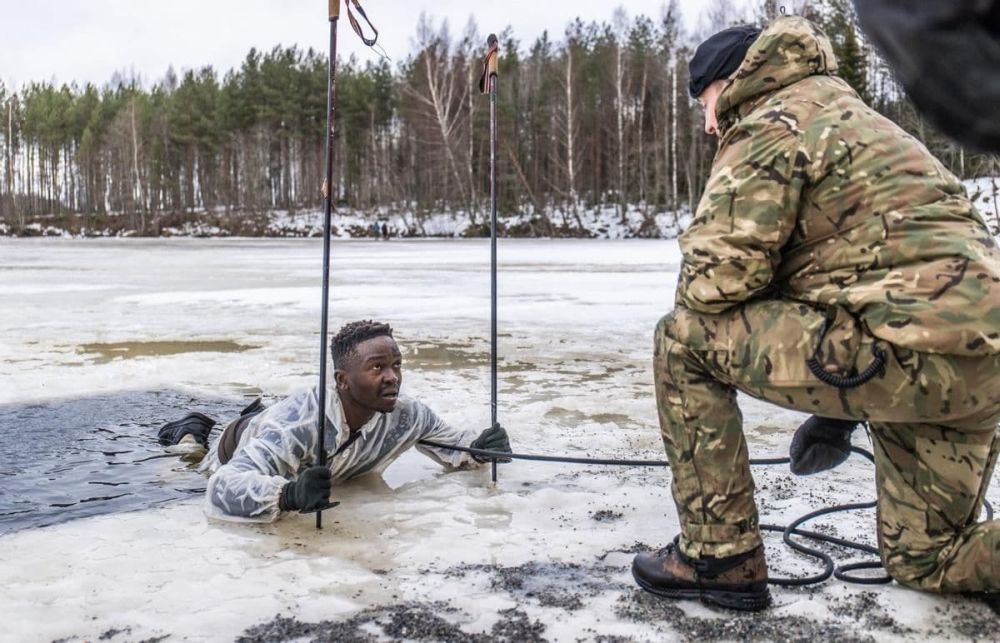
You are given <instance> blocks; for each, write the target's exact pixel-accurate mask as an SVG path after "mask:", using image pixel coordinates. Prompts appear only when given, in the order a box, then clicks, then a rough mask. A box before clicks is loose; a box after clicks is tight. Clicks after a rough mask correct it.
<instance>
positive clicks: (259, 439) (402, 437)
mask: <svg viewBox="0 0 1000 643" xmlns="http://www.w3.org/2000/svg"><path fill="white" fill-rule="evenodd" d="M317 388H318V387H315V386H314V387H311V388H308V389H303V390H301V391H298V392H296V393H293V394H291V395H289V396H288V397H286V398H285V399H283V400H282V401H280V402H278V403H277V404H275V405H274V406H271V407H269V408H268V409H267V410H265V411H263V412H262V413H260V414H259V415H256V416H254V417H253V418H252V419H251V420H250V423H249V424H248V426H247V428H246V430H244V431H243V435H242V436H241V437H240V442H239V445H238V446H237V448H236V452H235V453H234V454H233V457H232V459H231V460H230V461H229V462H228V463H226V464H221V463H220V462H219V456H218V447H219V441H218V440H216V441H215V443H214V444H213V445H212V447H211V449H210V450H209V452H208V455H207V456H206V457H205V459H204V460H203V461H202V464H201V467H200V471H201V472H203V473H206V474H209V475H210V478H209V480H208V488H207V489H206V490H205V513H206V514H207V515H208V516H209V517H211V518H218V519H221V520H230V521H237V522H273V521H274V520H276V519H277V518H278V516H279V515H280V513H281V511H280V510H279V509H278V497H279V495H280V494H281V489H282V487H284V486H285V484H287V483H288V482H289V481H290V480H293V479H295V477H296V476H297V475H298V474H299V473H300V472H301V471H303V470H305V469H307V468H308V467H310V466H312V465H313V462H314V461H315V457H316V441H317V436H318V431H317V419H318V418H317V408H318V406H319V400H318V399H317V395H316V391H317ZM478 435H479V431H476V430H471V431H461V430H458V429H455V428H453V427H451V426H449V425H448V424H447V423H445V422H444V421H443V420H441V419H440V418H438V417H437V415H435V414H434V412H433V411H431V410H430V409H429V408H428V407H427V406H425V405H424V404H422V403H420V402H418V401H416V400H413V399H410V398H408V397H405V396H402V395H401V396H400V397H399V399H398V400H397V402H396V408H395V409H394V410H393V411H392V412H391V413H384V414H383V413H376V414H375V416H374V417H372V419H371V420H369V421H368V423H367V424H365V425H364V426H363V427H361V431H360V435H359V436H358V437H357V438H355V439H354V441H353V442H351V443H350V444H349V445H348V446H346V447H345V448H344V449H343V451H340V449H341V447H343V446H344V444H345V443H347V442H348V439H349V438H350V429H349V428H348V426H347V422H346V420H345V419H344V410H343V406H342V405H341V402H340V396H339V395H337V392H336V391H335V390H330V391H329V392H328V394H327V402H326V431H325V439H324V442H325V445H326V452H327V466H329V468H330V471H331V473H332V474H333V475H332V478H333V482H334V483H336V482H337V481H342V480H348V479H350V478H355V477H358V476H361V475H365V474H368V473H381V472H382V471H384V470H385V469H386V467H388V466H389V465H390V464H391V463H392V461H393V460H395V459H396V458H398V457H399V456H400V454H402V453H403V451H406V450H407V449H409V448H410V447H412V446H414V445H416V446H417V450H418V451H420V452H421V453H423V454H425V455H427V456H430V457H431V458H432V459H434V460H436V461H437V462H439V463H441V464H442V465H444V466H446V467H449V468H459V467H464V466H469V465H472V466H475V465H477V464H478V463H477V462H476V461H475V460H474V459H473V458H472V456H470V455H468V454H467V453H461V452H458V451H451V450H448V449H436V448H431V447H426V446H422V445H417V441H419V440H423V439H429V440H434V441H437V442H442V443H445V444H454V445H456V446H469V445H470V444H472V441H473V440H475V439H476V437H478ZM338 451H340V452H339V453H338Z"/></svg>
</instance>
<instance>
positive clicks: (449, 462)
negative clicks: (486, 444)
mask: <svg viewBox="0 0 1000 643" xmlns="http://www.w3.org/2000/svg"><path fill="white" fill-rule="evenodd" d="M414 415H415V419H414V427H415V428H416V430H417V432H418V434H419V435H420V439H421V440H425V439H426V440H433V441H435V442H441V443H442V444H454V445H455V446H462V447H468V446H471V445H472V441H473V440H475V439H476V438H477V437H479V433H480V432H479V431H475V430H471V431H470V430H465V431H463V430H460V429H456V428H454V427H453V426H451V425H450V424H448V423H447V422H445V421H444V420H442V419H441V418H439V417H438V416H437V414H435V413H434V411H432V410H430V408H428V407H427V406H424V405H423V404H421V403H420V402H415V403H414ZM417 451H419V452H420V453H423V454H424V455H426V456H427V457H429V458H431V459H432V460H434V461H435V462H437V463H439V464H441V465H443V466H445V467H448V468H449V469H460V468H471V467H477V466H479V464H480V462H478V461H477V460H476V459H475V458H473V457H472V456H471V455H469V454H468V453H463V452H461V451H452V450H451V449H440V448H438V447H429V446H425V445H422V444H420V443H419V442H418V443H417Z"/></svg>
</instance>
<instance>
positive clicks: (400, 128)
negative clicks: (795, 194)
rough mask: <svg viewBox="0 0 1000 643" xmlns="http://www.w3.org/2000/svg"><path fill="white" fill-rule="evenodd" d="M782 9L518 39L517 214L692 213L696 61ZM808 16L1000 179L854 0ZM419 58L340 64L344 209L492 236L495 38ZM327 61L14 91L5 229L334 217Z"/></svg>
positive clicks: (508, 185) (729, 6)
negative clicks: (940, 121) (700, 46)
mask: <svg viewBox="0 0 1000 643" xmlns="http://www.w3.org/2000/svg"><path fill="white" fill-rule="evenodd" d="M781 10H782V8H781V7H779V5H778V4H777V3H776V2H775V1H774V0H760V1H759V2H758V3H757V4H756V5H754V6H753V7H752V8H751V9H749V11H747V10H744V11H742V12H741V11H738V10H737V8H736V7H735V5H734V4H733V2H732V0H713V2H711V3H710V4H709V6H708V8H707V10H706V12H705V14H704V15H703V16H702V21H701V25H702V26H701V27H700V29H699V30H698V32H697V33H688V32H685V30H684V29H682V24H683V20H682V16H681V14H680V10H679V5H678V4H677V0H669V1H668V2H666V3H665V4H664V5H663V7H662V9H661V11H660V13H659V15H657V16H645V15H639V16H633V17H630V16H628V15H627V14H626V12H625V10H624V9H622V8H619V9H617V10H615V12H614V14H613V15H612V17H611V19H610V20H609V21H606V22H585V21H582V20H579V19H577V20H574V21H573V22H571V23H570V24H569V25H567V26H566V28H565V30H564V31H563V33H562V35H561V37H560V38H552V37H551V36H550V35H549V34H548V33H543V34H542V36H540V37H538V38H537V39H535V40H534V41H533V42H530V43H522V42H521V41H519V40H518V39H517V37H516V35H515V34H514V33H513V32H512V31H511V30H510V29H507V30H506V31H505V32H503V33H501V34H500V40H501V51H500V73H499V85H498V95H499V101H498V118H499V132H500V134H499V142H500V147H499V153H498V154H499V159H498V160H499V165H498V175H499V176H498V180H499V186H498V188H499V195H500V205H499V207H500V212H501V214H512V213H522V214H530V215H532V217H531V218H530V220H531V222H532V223H531V230H530V232H531V233H535V234H560V233H563V234H565V233H568V232H570V231H572V230H580V229H582V228H583V223H582V221H581V220H580V213H581V212H582V211H583V210H586V209H592V208H597V207H613V208H615V209H616V212H617V215H618V216H620V217H621V218H622V219H623V220H624V219H625V216H626V212H627V210H628V209H629V208H632V209H638V210H639V211H640V212H642V213H643V223H642V224H641V225H640V227H639V228H638V229H637V230H636V233H637V234H640V235H641V234H653V233H654V232H653V230H654V228H655V225H654V223H653V216H654V215H656V214H657V213H661V212H672V213H674V216H677V213H679V212H683V211H685V210H690V209H693V208H694V207H695V205H696V203H697V199H698V198H699V196H700V193H701V190H702V189H703V187H704V182H705V179H706V178H707V172H708V168H709V166H710V164H711V160H712V155H713V153H714V149H715V140H714V138H712V137H709V136H707V135H705V134H704V132H703V131H702V118H703V117H702V114H701V111H700V109H699V108H698V107H697V105H696V103H695V102H694V101H692V100H691V99H690V98H689V97H688V94H687V86H688V72H687V61H688V59H689V58H690V57H691V55H692V54H693V49H694V46H695V45H696V44H697V42H699V41H700V40H701V39H702V38H703V37H705V36H707V35H709V34H710V33H712V32H714V31H716V30H718V29H721V28H724V27H725V26H728V25H730V24H735V23H738V22H746V21H756V22H758V23H761V24H766V22H768V21H769V20H771V19H773V18H774V17H776V16H777V15H778V13H779V12H780V11H781ZM794 10H796V11H797V12H800V13H802V14H804V15H806V16H807V17H809V18H811V19H813V20H815V21H817V22H819V23H820V24H821V26H823V28H824V29H825V30H826V32H827V33H828V34H829V35H830V37H831V40H832V41H833V43H834V47H835V50H836V53H837V55H838V58H839V60H840V65H841V71H840V74H841V75H842V76H843V77H844V78H845V80H847V81H848V82H849V83H850V84H851V85H852V86H853V87H854V88H855V89H856V90H857V91H858V92H859V93H860V94H861V95H862V96H863V97H864V98H865V99H866V100H867V101H869V102H870V103H871V104H872V105H873V106H874V107H875V108H876V109H878V110H880V111H881V112H883V113H884V114H886V115H888V116H889V117H890V118H892V119H893V120H895V121H896V122H898V123H900V124H901V125H902V126H903V127H904V128H905V129H907V130H908V131H910V132H911V133H913V134H914V135H915V136H917V137H918V138H919V139H920V140H922V141H923V142H924V143H925V144H926V145H927V146H928V147H929V148H930V149H931V151H932V152H933V153H935V154H936V155H937V156H938V157H939V158H941V159H942V161H944V163H945V164H946V165H947V166H948V167H949V168H950V169H951V170H952V171H954V172H955V173H956V174H958V175H959V176H960V177H963V178H966V177H974V176H980V175H986V174H989V173H993V174H997V173H1000V164H998V162H997V159H996V157H990V156H984V155H976V154H970V153H968V152H966V151H965V150H963V149H962V148H961V147H959V146H957V145H955V144H953V143H952V142H950V141H949V140H948V139H946V138H944V137H943V136H941V135H940V134H938V133H937V132H935V131H933V130H932V129H931V128H930V127H929V126H927V125H926V124H925V123H924V122H923V121H922V119H921V118H920V117H919V115H918V114H917V112H916V111H915V110H914V109H913V107H912V105H911V104H910V102H909V101H908V100H907V99H906V97H905V94H904V93H903V91H902V89H901V88H900V86H899V85H898V83H896V82H895V80H894V79H893V77H892V74H891V71H890V70H888V69H887V68H886V67H885V65H884V64H883V63H882V61H881V60H880V59H879V57H878V56H877V54H876V52H874V51H873V50H872V48H871V47H870V46H869V45H868V44H867V43H866V41H865V39H864V36H863V34H862V33H861V32H860V31H859V30H858V28H857V24H856V20H855V18H854V15H853V9H852V8H851V5H850V2H849V0H816V1H807V2H800V3H798V5H797V6H795V7H794ZM415 42H416V48H415V51H414V52H413V53H411V54H410V55H409V56H407V57H406V59H405V60H403V61H400V62H397V63H390V62H389V61H386V60H383V61H380V62H376V63H373V62H367V63H365V64H361V63H359V62H357V61H356V60H354V59H349V60H341V61H339V63H338V71H337V112H336V123H335V126H336V134H337V135H336V144H335V150H334V153H335V173H334V186H333V188H334V194H335V196H336V200H337V204H338V207H344V206H346V207H349V208H353V209H355V210H357V211H360V212H369V213H375V212H379V213H385V212H394V211H395V212H399V211H406V212H412V213H414V215H415V216H417V217H420V216H423V215H426V214H428V213H435V212H441V211H451V212H457V213H461V215H462V216H465V217H468V221H469V223H470V225H471V229H473V230H475V229H480V228H479V227H480V226H482V225H483V224H484V220H485V218H486V213H487V212H488V207H487V206H488V204H487V203H486V199H487V197H488V183H487V181H488V169H489V168H488V162H489V129H488V102H487V101H486V99H485V98H484V97H482V96H480V95H478V91H477V89H476V82H477V80H478V77H479V73H480V68H479V63H480V60H481V57H482V55H483V53H484V38H483V36H482V34H481V33H480V32H479V31H478V30H477V28H476V26H475V24H474V23H473V22H472V21H471V20H470V22H469V23H468V24H467V25H466V27H465V28H464V30H463V31H462V32H461V33H460V34H457V35H454V34H452V33H451V31H450V30H449V27H448V24H447V23H446V22H445V23H434V22H433V21H432V20H431V19H429V18H427V17H422V18H421V20H420V22H419V24H418V25H417V28H416V39H415ZM326 82H327V61H326V53H325V52H317V51H314V50H312V49H308V50H305V51H303V50H301V49H299V48H298V47H296V46H290V47H282V46H278V47H275V48H273V49H272V50H270V51H263V52H262V51H258V50H256V49H252V50H251V51H250V52H249V53H248V54H247V56H246V58H245V59H244V60H243V62H242V64H241V65H240V66H239V68H237V69H231V70H229V71H226V72H225V73H223V74H221V75H220V73H219V72H218V71H217V70H215V69H213V68H212V67H211V66H206V67H202V68H200V69H191V70H185V71H183V72H182V73H180V74H178V73H176V72H174V71H173V70H169V71H168V72H167V74H166V75H165V77H164V78H163V79H161V80H160V81H159V82H156V83H155V84H153V85H152V86H151V87H148V88H147V87H144V86H143V84H142V83H140V82H139V81H137V80H135V79H129V78H120V77H119V78H115V79H113V80H112V81H111V82H109V83H107V84H106V85H104V86H103V87H97V86H95V85H93V84H85V85H83V86H79V85H77V84H73V83H71V84H63V85H59V86H56V85H54V84H52V83H46V82H32V83H28V84H27V85H25V86H23V87H21V88H19V89H17V90H15V89H13V88H9V87H5V86H4V85H3V84H2V83H0V151H2V154H3V156H2V157H0V163H2V172H3V174H2V177H0V221H3V222H4V223H6V224H7V226H8V227H9V228H10V229H11V230H13V231H15V232H17V231H18V230H21V229H23V228H24V227H25V226H26V225H27V224H29V223H31V222H34V221H37V220H39V219H41V218H48V219H54V220H57V221H75V222H76V224H77V227H78V228H82V229H91V230H93V229H102V228H107V227H109V226H110V227H112V228H116V227H117V228H118V229H122V228H127V229H130V230H134V231H136V232H138V233H139V234H158V233H159V231H160V230H161V228H162V227H164V226H165V225H169V224H171V223H174V222H177V221H183V220H194V219H204V218H212V219H214V220H220V219H229V220H231V221H239V222H241V224H242V228H241V229H242V230H244V231H250V232H251V233H252V232H253V231H254V230H257V231H259V230H261V229H263V226H265V225H266V222H267V220H268V217H269V215H270V213H272V212H273V211H276V210H283V211H289V212H296V211H301V210H312V209H317V208H319V207H320V206H321V201H322V195H321V189H320V187H321V183H322V178H323V173H324V145H325V136H324V133H325V123H326V89H327V88H326Z"/></svg>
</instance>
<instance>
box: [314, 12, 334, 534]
mask: <svg viewBox="0 0 1000 643" xmlns="http://www.w3.org/2000/svg"><path fill="white" fill-rule="evenodd" d="M329 3H330V12H329V13H330V61H329V67H328V69H329V75H328V76H327V83H326V179H324V181H323V200H324V204H323V208H324V212H323V302H322V306H321V310H322V312H321V313H320V332H319V336H320V340H319V420H318V422H319V426H318V430H319V441H318V442H317V443H316V463H317V464H318V465H319V466H321V467H324V466H326V446H325V444H324V443H325V442H326V435H325V433H326V335H327V323H328V320H329V313H330V211H331V209H332V207H333V143H334V141H333V116H334V111H335V110H336V108H337V22H338V20H339V19H340V0H329ZM322 528H323V511H322V510H320V511H317V512H316V529H322Z"/></svg>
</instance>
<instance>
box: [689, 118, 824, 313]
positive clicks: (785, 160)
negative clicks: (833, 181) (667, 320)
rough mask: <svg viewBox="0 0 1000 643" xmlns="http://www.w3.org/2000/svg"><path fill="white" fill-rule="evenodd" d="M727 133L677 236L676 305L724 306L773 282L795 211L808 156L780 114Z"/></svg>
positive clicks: (704, 308) (709, 309) (695, 307)
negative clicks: (687, 220) (687, 224)
mask: <svg viewBox="0 0 1000 643" xmlns="http://www.w3.org/2000/svg"><path fill="white" fill-rule="evenodd" d="M769 117H770V115H766V116H765V117H762V118H761V119H759V120H758V121H756V122H752V123H748V124H746V123H742V122H741V123H739V124H737V125H734V126H733V127H732V128H731V129H730V131H727V132H726V135H725V138H724V140H723V141H722V144H721V147H720V149H719V152H718V154H717V155H716V158H715V161H714V163H713V164H712V175H711V177H709V180H708V184H707V185H706V186H705V192H704V194H703V195H702V198H701V201H700V203H699V204H698V211H697V213H696V214H695V217H694V220H693V221H692V222H691V225H690V227H688V229H687V230H686V231H685V232H684V233H683V234H682V235H681V237H680V247H681V252H682V254H683V257H684V260H683V264H682V266H681V274H680V278H679V282H678V289H677V303H678V304H680V305H683V306H685V307H687V308H690V309H692V310H696V311H698V312H702V313H710V314H715V313H721V312H723V311H724V310H726V309H728V308H730V307H732V306H735V305H736V304H739V303H742V302H744V301H746V300H747V299H750V298H751V297H753V296H754V295H757V294H760V293H761V292H762V291H764V290H765V289H767V288H768V287H769V286H770V285H771V281H772V279H773V278H774V274H775V271H776V269H777V266H778V264H779V263H780V261H781V247H782V246H783V245H784V244H785V242H786V241H788V238H789V236H790V235H791V233H792V230H793V229H794V227H795V222H796V219H797V216H798V211H799V204H800V200H801V193H802V190H803V187H804V185H805V178H806V169H807V167H808V155H807V154H806V152H805V150H804V149H803V147H802V145H801V143H800V141H801V136H800V132H799V131H798V129H797V126H796V123H795V122H794V120H792V121H783V120H782V116H781V114H780V113H779V114H777V115H775V116H774V120H767V118H769Z"/></svg>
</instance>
